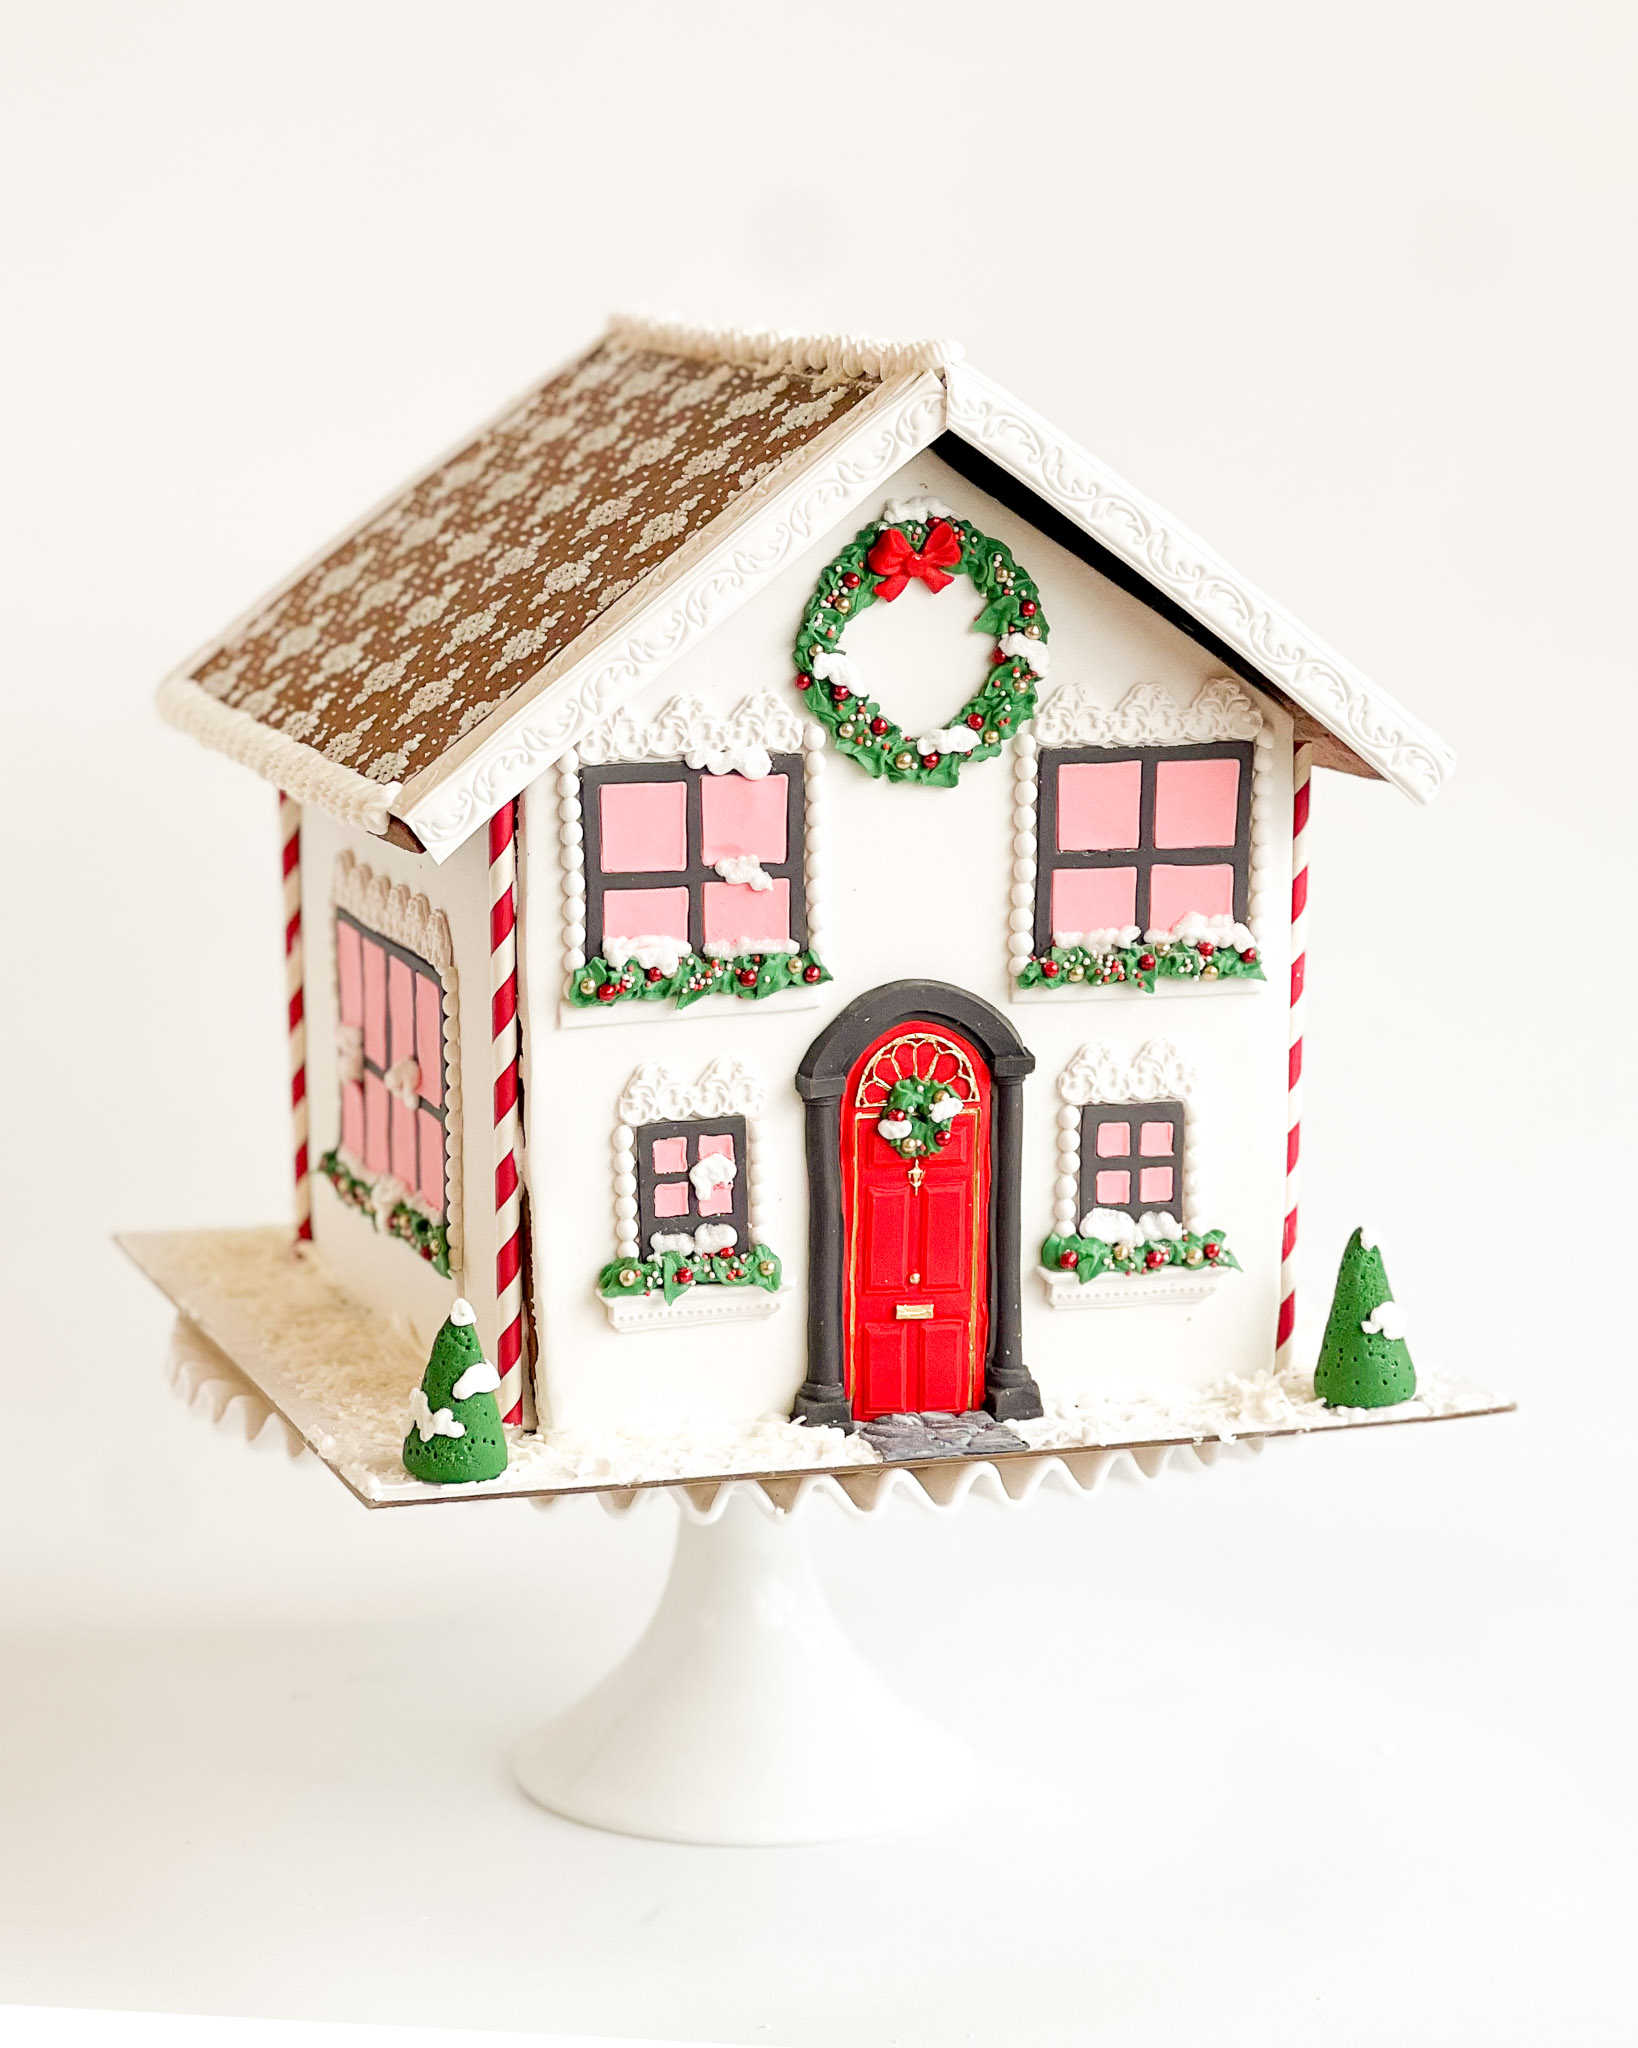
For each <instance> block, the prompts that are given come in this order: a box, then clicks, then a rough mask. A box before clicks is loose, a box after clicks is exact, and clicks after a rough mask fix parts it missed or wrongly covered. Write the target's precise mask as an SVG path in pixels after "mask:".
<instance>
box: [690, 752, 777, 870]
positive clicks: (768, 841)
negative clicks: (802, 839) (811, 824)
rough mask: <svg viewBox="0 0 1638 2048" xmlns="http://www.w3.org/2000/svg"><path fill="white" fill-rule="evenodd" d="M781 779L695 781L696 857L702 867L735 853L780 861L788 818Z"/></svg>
mask: <svg viewBox="0 0 1638 2048" xmlns="http://www.w3.org/2000/svg"><path fill="white" fill-rule="evenodd" d="M788 794H789V792H788V788H787V784H786V778H785V777H784V776H783V775H764V776H763V777H762V779H761V781H760V782H752V781H750V780H749V779H748V778H747V777H746V776H743V775H706V776H703V777H701V780H700V841H701V844H700V858H701V860H703V861H704V863H705V865H706V866H707V867H708V868H711V867H715V866H716V864H717V862H718V861H719V860H731V859H732V858H733V857H734V855H735V854H754V855H755V856H756V858H757V859H758V860H783V859H784V858H785V852H786V837H785V825H786V819H787V816H788V812H787V808H786V803H787V797H788Z"/></svg>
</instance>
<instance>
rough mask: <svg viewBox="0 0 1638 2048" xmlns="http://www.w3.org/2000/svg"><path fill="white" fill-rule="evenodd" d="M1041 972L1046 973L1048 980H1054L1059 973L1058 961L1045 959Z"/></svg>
mask: <svg viewBox="0 0 1638 2048" xmlns="http://www.w3.org/2000/svg"><path fill="white" fill-rule="evenodd" d="M1041 972H1042V973H1043V974H1044V975H1045V976H1046V978H1047V980H1048V981H1052V980H1054V979H1055V978H1056V976H1057V973H1058V963H1057V961H1056V960H1043V961H1042V962H1041Z"/></svg>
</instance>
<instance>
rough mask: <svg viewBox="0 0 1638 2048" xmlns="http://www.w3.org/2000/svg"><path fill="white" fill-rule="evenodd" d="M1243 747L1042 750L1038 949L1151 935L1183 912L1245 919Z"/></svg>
mask: <svg viewBox="0 0 1638 2048" xmlns="http://www.w3.org/2000/svg"><path fill="white" fill-rule="evenodd" d="M1251 788H1252V743H1251V741H1249V740H1242V741H1229V742H1224V743H1221V744H1217V745H1211V746H1183V747H1044V748H1043V749H1042V750H1041V755H1040V828H1039V829H1040V859H1039V865H1038V868H1037V871H1036V894H1035V934H1034V936H1035V950H1036V953H1037V954H1038V955H1044V954H1045V953H1047V952H1048V950H1049V949H1050V948H1052V947H1054V946H1058V947H1075V946H1080V947H1085V948H1086V949H1087V950H1088V951H1090V952H1093V953H1097V952H1100V951H1107V950H1109V948H1111V947H1113V946H1117V945H1122V944H1130V943H1131V942H1132V941H1133V939H1135V938H1143V939H1148V940H1160V939H1164V938H1167V937H1169V936H1170V935H1172V934H1173V933H1175V932H1177V931H1178V928H1179V927H1180V926H1183V925H1184V921H1185V919H1190V918H1194V919H1211V920H1217V919H1223V920H1227V921H1228V922H1229V923H1231V924H1239V925H1243V924H1244V922H1245V918H1246V914H1247V899H1248V893H1249V887H1250V881H1249V870H1250V857H1251Z"/></svg>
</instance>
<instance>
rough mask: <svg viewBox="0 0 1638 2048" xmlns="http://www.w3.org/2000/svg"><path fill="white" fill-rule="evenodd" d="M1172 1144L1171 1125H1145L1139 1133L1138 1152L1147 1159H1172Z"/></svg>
mask: <svg viewBox="0 0 1638 2048" xmlns="http://www.w3.org/2000/svg"><path fill="white" fill-rule="evenodd" d="M1172 1142H1173V1140H1172V1127H1171V1125H1170V1124H1145V1125H1144V1126H1143V1128H1142V1130H1140V1131H1139V1132H1138V1150H1139V1152H1141V1153H1142V1155H1143V1157H1144V1158H1145V1159H1170V1158H1171V1156H1172Z"/></svg>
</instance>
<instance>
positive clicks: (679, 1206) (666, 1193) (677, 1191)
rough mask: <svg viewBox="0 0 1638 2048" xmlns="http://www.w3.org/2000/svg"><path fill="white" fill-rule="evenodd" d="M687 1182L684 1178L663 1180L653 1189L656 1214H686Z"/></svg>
mask: <svg viewBox="0 0 1638 2048" xmlns="http://www.w3.org/2000/svg"><path fill="white" fill-rule="evenodd" d="M688 1193H689V1189H688V1183H687V1181H685V1180H665V1181H661V1183H660V1185H659V1186H658V1187H657V1188H656V1189H655V1190H654V1213H655V1215H656V1216H686V1215H687V1214H688Z"/></svg>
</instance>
